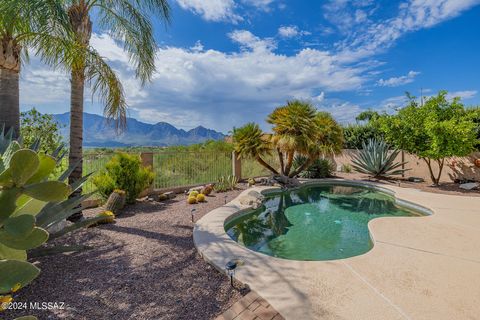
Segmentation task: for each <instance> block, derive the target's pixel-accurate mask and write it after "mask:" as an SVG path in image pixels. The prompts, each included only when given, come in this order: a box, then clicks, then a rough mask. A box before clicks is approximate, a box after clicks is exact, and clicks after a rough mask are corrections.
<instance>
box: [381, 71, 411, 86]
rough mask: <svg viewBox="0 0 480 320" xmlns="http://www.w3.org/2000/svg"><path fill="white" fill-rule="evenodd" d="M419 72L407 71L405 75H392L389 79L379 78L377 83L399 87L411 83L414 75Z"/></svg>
mask: <svg viewBox="0 0 480 320" xmlns="http://www.w3.org/2000/svg"><path fill="white" fill-rule="evenodd" d="M419 74H420V72H417V71H409V72H408V73H407V75H405V76H400V77H392V78H389V79H386V80H385V79H380V80H378V82H377V84H378V85H379V86H381V87H399V86H403V85H405V84H407V83H411V82H413V81H414V80H415V77H416V76H418V75H419Z"/></svg>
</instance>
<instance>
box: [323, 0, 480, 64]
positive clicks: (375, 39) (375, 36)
mask: <svg viewBox="0 0 480 320" xmlns="http://www.w3.org/2000/svg"><path fill="white" fill-rule="evenodd" d="M333 2H334V3H336V7H335V6H334V8H338V7H339V6H340V8H345V6H347V3H348V1H341V0H334V1H333ZM479 3H480V0H410V1H406V2H403V3H401V4H400V6H399V12H398V14H397V15H396V16H395V17H393V18H390V19H379V20H377V21H375V22H373V21H370V20H369V21H368V22H366V21H362V23H361V24H357V25H355V28H353V27H352V26H353V25H354V21H355V18H354V17H353V16H350V15H349V16H348V17H343V18H342V15H345V14H347V13H348V12H350V11H348V10H346V11H339V12H340V13H338V15H333V17H334V18H330V20H331V21H334V20H332V19H337V20H342V19H343V22H342V23H343V25H344V27H345V29H346V30H348V31H349V35H348V37H347V38H346V39H345V40H343V41H341V42H340V43H338V44H337V47H338V48H339V49H340V50H341V51H342V57H341V58H342V59H343V60H345V61H357V60H359V59H362V58H366V57H370V56H372V55H375V54H377V53H379V52H381V51H384V50H386V49H388V48H389V47H391V46H392V45H393V44H394V43H395V41H396V40H397V39H399V38H400V37H402V36H403V35H404V34H406V33H409V32H413V31H417V30H420V29H425V28H430V27H433V26H435V25H437V24H439V23H442V22H444V21H447V20H449V19H452V18H455V17H457V16H458V15H460V14H461V13H462V12H464V11H466V10H468V9H470V8H471V7H473V6H475V5H478V4H479ZM364 4H365V5H367V6H370V5H371V3H370V1H366V2H365V3H364ZM341 6H343V7H341ZM356 6H358V4H356ZM333 12H337V11H333ZM342 12H343V13H342ZM344 12H347V13H344ZM327 17H328V16H327ZM341 25H342V24H341Z"/></svg>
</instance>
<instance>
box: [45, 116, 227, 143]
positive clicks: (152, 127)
mask: <svg viewBox="0 0 480 320" xmlns="http://www.w3.org/2000/svg"><path fill="white" fill-rule="evenodd" d="M52 116H53V118H54V120H56V121H57V122H58V123H59V124H60V126H61V127H62V128H61V129H60V132H61V134H62V136H63V137H65V139H66V140H67V139H68V136H69V127H70V113H69V112H66V113H62V114H54V115H52ZM224 138H225V135H224V134H223V133H221V132H218V131H215V130H212V129H207V128H204V127H202V126H198V127H196V128H193V129H191V130H188V131H185V130H183V129H177V128H175V127H174V126H173V125H171V124H169V123H167V122H159V123H156V124H149V123H144V122H141V121H138V120H136V119H134V118H127V128H126V129H125V130H124V131H123V132H120V133H117V132H116V130H115V124H114V123H113V122H108V121H107V119H106V118H105V117H102V116H100V115H96V114H91V113H84V115H83V145H84V146H85V147H130V146H162V147H163V146H173V145H190V144H195V143H201V142H204V141H207V140H223V139H224Z"/></svg>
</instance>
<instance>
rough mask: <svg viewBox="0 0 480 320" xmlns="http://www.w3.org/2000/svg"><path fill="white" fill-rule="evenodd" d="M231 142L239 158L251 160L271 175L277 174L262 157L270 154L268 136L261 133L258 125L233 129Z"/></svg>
mask: <svg viewBox="0 0 480 320" xmlns="http://www.w3.org/2000/svg"><path fill="white" fill-rule="evenodd" d="M232 140H233V143H234V147H235V151H236V152H237V154H238V156H239V157H247V158H253V159H255V160H257V161H258V163H260V164H261V165H262V166H264V167H265V168H267V169H268V170H269V171H270V172H272V173H273V174H278V171H277V170H275V169H274V168H273V167H272V166H271V165H269V164H268V163H267V162H265V160H264V159H263V156H265V155H269V154H270V153H271V144H270V141H269V140H270V136H269V135H266V134H264V133H263V132H262V130H261V129H260V127H259V126H258V124H255V123H247V124H246V125H244V126H243V127H240V128H233V134H232Z"/></svg>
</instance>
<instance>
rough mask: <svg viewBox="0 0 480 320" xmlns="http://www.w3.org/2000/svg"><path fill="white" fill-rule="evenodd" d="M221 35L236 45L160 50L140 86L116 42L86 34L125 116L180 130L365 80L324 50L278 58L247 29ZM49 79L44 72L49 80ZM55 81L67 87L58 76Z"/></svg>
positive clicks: (238, 119) (218, 123)
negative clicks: (114, 84) (120, 90)
mask: <svg viewBox="0 0 480 320" xmlns="http://www.w3.org/2000/svg"><path fill="white" fill-rule="evenodd" d="M229 36H230V37H231V39H232V40H233V41H235V42H237V43H238V44H239V45H240V46H241V47H242V48H243V50H242V51H240V52H235V53H225V52H221V51H217V50H207V49H205V48H203V46H202V45H201V43H197V44H195V46H193V47H192V48H189V49H187V48H177V47H164V48H160V49H159V50H158V52H157V55H156V66H157V72H156V73H155V74H154V76H153V79H152V83H150V84H148V85H147V86H146V87H145V88H141V87H140V84H139V82H138V81H137V80H135V77H134V71H133V70H132V69H131V68H130V67H129V66H128V63H127V62H125V61H126V60H125V57H127V55H126V54H125V53H124V52H123V49H122V47H121V46H120V45H119V44H115V43H113V44H112V43H111V42H110V39H109V37H108V36H106V35H94V39H95V45H96V47H97V50H98V51H99V52H100V54H101V55H102V56H104V57H105V58H106V59H107V60H108V61H110V64H111V65H112V66H113V67H114V68H115V70H116V71H117V73H118V75H119V77H120V79H121V81H122V83H123V85H124V88H125V93H126V96H127V103H128V104H129V106H130V110H131V113H132V116H135V117H137V118H139V120H141V121H145V122H157V121H162V120H163V121H167V122H171V123H172V124H174V125H176V126H180V127H184V128H191V127H194V126H197V125H199V124H202V125H204V126H207V127H211V128H215V129H218V130H223V131H228V130H230V129H231V128H232V127H233V126H234V125H236V126H238V125H242V124H244V123H246V122H248V121H257V122H259V123H264V119H265V117H266V115H267V114H268V113H270V112H271V111H272V110H273V108H274V107H276V106H279V105H281V104H283V103H285V101H286V100H288V99H292V98H302V99H310V100H312V101H314V102H315V103H321V102H322V101H323V102H324V100H323V99H324V95H325V93H324V92H326V91H327V92H335V91H344V90H356V89H358V88H359V87H360V86H361V85H362V83H363V82H364V81H366V80H365V79H364V78H363V77H362V76H361V74H362V72H363V71H364V70H363V69H361V68H357V67H351V66H345V65H342V64H341V63H339V62H338V61H337V60H336V59H335V56H334V55H332V54H331V53H330V52H328V51H321V50H313V49H303V50H301V51H300V52H298V53H297V54H295V55H293V56H285V55H280V54H276V53H275V52H274V47H275V46H274V44H273V43H272V41H271V40H269V39H262V38H259V37H257V36H255V35H254V34H252V33H251V32H248V31H245V30H236V31H234V32H232V33H231V34H229ZM31 67H33V66H29V68H28V69H31ZM31 72H33V70H32V71H31ZM28 78H29V79H35V77H34V76H33V77H32V76H31V75H28ZM42 78H43V76H42ZM56 80H57V78H56V76H55V77H52V82H55V81H56ZM55 85H56V86H58V90H60V91H61V92H64V93H65V92H66V93H68V90H69V82H68V80H67V79H66V78H64V79H63V80H62V81H56V82H55ZM28 86H30V84H27V85H26V86H25V85H24V84H22V87H28ZM49 89H50V87H48V86H45V85H44V84H39V85H37V86H35V87H34V90H35V92H37V96H38V92H48V91H49ZM62 90H63V91H62ZM30 92H32V91H30ZM51 99H52V97H48V99H43V101H42V96H38V102H39V103H41V102H43V104H48V103H50V101H51ZM61 99H63V101H64V102H67V103H65V104H66V105H65V109H63V110H56V112H64V111H67V110H68V99H69V98H68V94H66V95H65V94H63V95H62V98H61Z"/></svg>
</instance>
